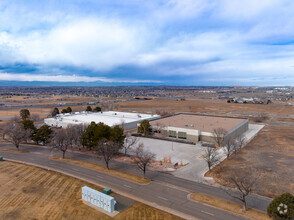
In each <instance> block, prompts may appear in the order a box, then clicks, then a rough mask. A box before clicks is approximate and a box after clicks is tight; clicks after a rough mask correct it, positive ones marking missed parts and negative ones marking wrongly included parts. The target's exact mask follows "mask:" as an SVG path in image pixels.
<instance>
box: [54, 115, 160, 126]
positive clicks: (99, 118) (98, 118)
mask: <svg viewBox="0 0 294 220" xmlns="http://www.w3.org/2000/svg"><path fill="white" fill-rule="evenodd" d="M158 117H160V116H159V115H151V114H140V113H130V112H117V111H105V112H74V113H72V114H59V115H57V116H56V117H55V118H54V119H55V120H57V121H62V122H63V123H69V124H83V123H84V124H90V123H91V122H92V121H94V122H95V123H99V122H102V123H104V124H107V125H108V126H114V125H118V124H122V122H124V123H125V124H127V123H131V122H136V121H141V120H144V119H153V118H158ZM52 119H53V118H52Z"/></svg>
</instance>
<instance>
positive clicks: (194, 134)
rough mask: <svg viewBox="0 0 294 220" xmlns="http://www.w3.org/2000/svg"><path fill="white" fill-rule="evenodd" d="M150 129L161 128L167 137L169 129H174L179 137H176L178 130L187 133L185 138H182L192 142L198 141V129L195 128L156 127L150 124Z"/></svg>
mask: <svg viewBox="0 0 294 220" xmlns="http://www.w3.org/2000/svg"><path fill="white" fill-rule="evenodd" d="M151 129H155V130H156V129H158V130H163V131H165V132H166V134H167V137H168V133H169V131H176V133H177V135H176V138H179V137H178V132H185V133H186V134H187V138H186V139H183V140H187V141H191V142H194V143H197V142H198V141H199V133H200V131H199V130H197V129H187V128H178V127H172V126H168V127H157V126H156V125H152V126H151ZM179 139H180V138H179Z"/></svg>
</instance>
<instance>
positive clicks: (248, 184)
mask: <svg viewBox="0 0 294 220" xmlns="http://www.w3.org/2000/svg"><path fill="white" fill-rule="evenodd" d="M227 181H228V182H229V183H231V184H232V185H234V187H235V189H236V192H232V191H230V190H226V192H227V193H228V194H229V195H230V196H231V197H233V198H235V199H238V200H240V201H241V202H242V204H243V212H246V211H247V196H248V195H249V194H250V193H251V192H252V191H253V190H254V187H255V185H256V182H257V178H253V177H252V176H251V173H249V172H244V171H238V172H234V173H233V174H232V175H231V176H230V177H228V178H227Z"/></svg>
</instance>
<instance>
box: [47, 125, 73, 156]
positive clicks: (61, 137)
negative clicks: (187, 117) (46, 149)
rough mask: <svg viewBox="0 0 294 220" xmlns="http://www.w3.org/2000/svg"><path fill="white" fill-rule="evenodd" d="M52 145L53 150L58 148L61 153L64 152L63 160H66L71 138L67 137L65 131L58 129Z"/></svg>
mask: <svg viewBox="0 0 294 220" xmlns="http://www.w3.org/2000/svg"><path fill="white" fill-rule="evenodd" d="M50 145H51V146H52V147H53V148H56V149H58V150H60V151H62V158H63V159H64V158H65V152H66V151H67V149H68V146H69V145H70V143H69V138H68V136H67V132H66V130H65V129H62V128H61V129H58V130H56V131H55V134H54V135H53V138H52V139H51V142H50Z"/></svg>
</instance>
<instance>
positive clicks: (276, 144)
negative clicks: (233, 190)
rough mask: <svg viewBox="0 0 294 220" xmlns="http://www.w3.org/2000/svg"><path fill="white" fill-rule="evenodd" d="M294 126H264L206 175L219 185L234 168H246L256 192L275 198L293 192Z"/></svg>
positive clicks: (223, 183)
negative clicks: (252, 178) (237, 151)
mask: <svg viewBox="0 0 294 220" xmlns="http://www.w3.org/2000/svg"><path fill="white" fill-rule="evenodd" d="M293 129H294V127H285V126H274V125H272V126H269V125H268V126H266V127H265V128H264V129H263V130H262V131H261V132H260V133H259V134H258V135H257V136H256V137H255V138H254V139H253V140H252V141H251V142H250V143H249V144H248V145H247V146H246V147H245V148H243V149H242V150H241V152H240V153H239V154H237V155H232V156H231V158H230V159H229V160H225V161H223V163H222V164H221V165H219V166H217V167H215V169H213V170H212V172H210V173H208V175H209V176H213V177H215V180H216V181H217V182H219V183H221V184H222V185H228V183H226V182H224V177H225V176H228V175H230V174H231V173H232V171H234V170H242V169H246V170H249V171H250V173H251V174H252V177H257V184H256V187H257V188H256V190H255V193H258V194H260V195H265V196H268V197H274V196H276V195H279V194H282V193H284V192H290V193H292V194H293V193H294V175H291V174H293V172H294V171H293V169H294V136H293Z"/></svg>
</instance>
